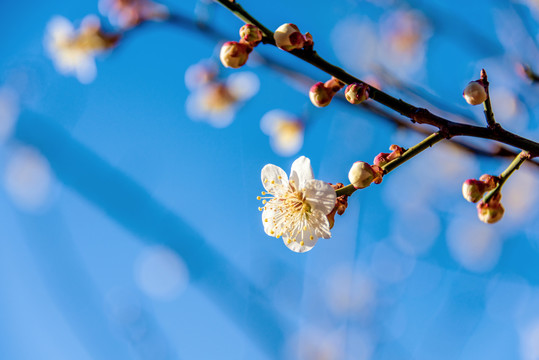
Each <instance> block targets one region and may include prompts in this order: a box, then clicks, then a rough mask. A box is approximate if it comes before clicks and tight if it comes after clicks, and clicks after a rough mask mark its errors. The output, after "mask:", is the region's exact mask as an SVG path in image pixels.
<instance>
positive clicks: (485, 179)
mask: <svg viewBox="0 0 539 360" xmlns="http://www.w3.org/2000/svg"><path fill="white" fill-rule="evenodd" d="M479 180H480V181H481V182H482V183H483V184H485V191H491V190H494V188H495V187H496V185H498V181H499V178H498V177H497V176H492V175H489V174H483V175H481V177H480V178H479Z"/></svg>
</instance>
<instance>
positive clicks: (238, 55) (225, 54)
mask: <svg viewBox="0 0 539 360" xmlns="http://www.w3.org/2000/svg"><path fill="white" fill-rule="evenodd" d="M252 50H253V48H252V47H251V46H249V45H247V44H242V43H239V42H237V41H228V42H226V43H224V44H223V46H222V47H221V53H220V54H219V57H220V58H221V62H222V63H223V65H224V66H225V67H230V68H234V69H237V68H239V67H242V66H243V65H245V63H246V62H247V59H248V58H249V53H250V52H251V51H252Z"/></svg>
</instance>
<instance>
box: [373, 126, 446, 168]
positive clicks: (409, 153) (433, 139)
mask: <svg viewBox="0 0 539 360" xmlns="http://www.w3.org/2000/svg"><path fill="white" fill-rule="evenodd" d="M443 139H445V136H444V135H443V134H442V133H441V132H435V133H434V134H431V135H429V136H428V137H426V138H425V139H423V140H422V141H421V142H419V143H417V144H416V145H414V146H412V147H411V148H409V149H407V150H406V151H405V152H404V153H403V154H402V155H401V156H399V157H398V158H396V159H395V160H393V161H390V162H388V163H387V164H385V165H382V166H381V168H382V170H384V174H387V173H389V172H391V171H393V170H394V169H395V168H397V167H398V166H400V165H402V164H404V163H405V162H406V161H408V160H410V159H411V158H413V157H414V156H416V155H417V154H419V153H420V152H422V151H423V150H426V149H428V148H429V147H431V146H433V145H434V144H436V143H437V142H439V141H441V140H443Z"/></svg>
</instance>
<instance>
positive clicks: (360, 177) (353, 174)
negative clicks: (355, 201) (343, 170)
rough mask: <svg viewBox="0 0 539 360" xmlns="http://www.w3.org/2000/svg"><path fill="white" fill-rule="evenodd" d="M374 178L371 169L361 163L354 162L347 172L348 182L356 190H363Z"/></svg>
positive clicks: (364, 163)
mask: <svg viewBox="0 0 539 360" xmlns="http://www.w3.org/2000/svg"><path fill="white" fill-rule="evenodd" d="M374 178H375V172H374V170H373V169H372V167H371V166H370V165H369V164H367V163H366V162H363V161H356V162H355V163H354V165H352V167H351V168H350V171H349V172H348V180H350V184H352V185H354V187H355V188H356V189H363V188H366V187H367V186H369V185H370V184H371V183H372V181H373V180H374Z"/></svg>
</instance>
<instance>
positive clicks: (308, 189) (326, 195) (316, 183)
mask: <svg viewBox="0 0 539 360" xmlns="http://www.w3.org/2000/svg"><path fill="white" fill-rule="evenodd" d="M304 187H305V199H306V200H307V202H308V203H309V205H311V208H313V209H316V210H319V211H321V212H322V213H323V214H324V215H327V214H329V213H330V212H331V210H333V208H334V207H335V199H336V197H337V195H336V193H335V189H333V188H332V187H331V185H329V184H328V183H326V182H324V181H322V180H309V181H307V183H306V184H305V186H304Z"/></svg>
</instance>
